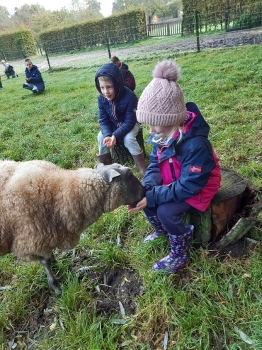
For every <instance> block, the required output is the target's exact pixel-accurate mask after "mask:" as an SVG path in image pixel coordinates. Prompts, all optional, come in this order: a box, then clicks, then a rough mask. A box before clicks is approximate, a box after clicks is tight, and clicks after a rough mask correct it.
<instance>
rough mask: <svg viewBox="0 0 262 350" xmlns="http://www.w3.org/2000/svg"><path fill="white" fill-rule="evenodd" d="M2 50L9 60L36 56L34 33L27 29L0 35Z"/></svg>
mask: <svg viewBox="0 0 262 350" xmlns="http://www.w3.org/2000/svg"><path fill="white" fill-rule="evenodd" d="M0 48H1V50H2V51H3V52H4V53H5V56H6V58H7V59H8V60H10V59H15V58H21V57H27V56H31V55H35V54H36V46H35V41H34V38H33V35H32V32H31V31H30V30H27V29H20V30H19V31H16V32H13V33H10V34H3V35H0Z"/></svg>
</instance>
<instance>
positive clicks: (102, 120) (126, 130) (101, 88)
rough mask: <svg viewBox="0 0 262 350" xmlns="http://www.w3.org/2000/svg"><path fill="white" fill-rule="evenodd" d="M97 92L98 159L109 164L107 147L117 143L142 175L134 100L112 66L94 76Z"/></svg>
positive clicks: (108, 64) (143, 164)
mask: <svg viewBox="0 0 262 350" xmlns="http://www.w3.org/2000/svg"><path fill="white" fill-rule="evenodd" d="M95 84H96V88H97V90H98V92H99V93H100V94H99V96H98V113H99V124H100V132H99V134H98V138H97V139H98V151H99V154H98V160H99V162H100V163H104V164H105V165H108V164H112V157H111V153H110V148H111V147H114V146H115V145H116V143H117V142H118V141H120V140H123V141H124V145H125V147H126V148H127V149H128V150H129V152H130V153H131V155H132V157H133V159H134V162H135V164H136V166H137V168H138V170H139V173H140V174H141V175H142V176H143V175H144V172H145V169H146V164H145V157H144V152H143V150H142V149H141V147H140V146H139V144H138V142H137V139H136V136H137V134H138V132H139V130H140V124H139V123H138V122H137V119H136V112H135V110H136V107H137V97H136V95H135V94H134V92H133V91H131V90H130V89H128V88H127V87H125V86H124V81H123V77H122V73H121V72H120V70H119V69H118V67H117V66H116V65H115V64H113V63H107V64H104V65H103V66H102V67H100V68H99V69H98V71H97V73H96V76H95Z"/></svg>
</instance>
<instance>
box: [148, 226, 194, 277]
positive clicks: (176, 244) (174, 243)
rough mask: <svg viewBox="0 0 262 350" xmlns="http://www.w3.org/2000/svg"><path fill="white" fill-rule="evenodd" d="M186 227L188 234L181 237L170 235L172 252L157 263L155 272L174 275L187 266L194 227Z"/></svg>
mask: <svg viewBox="0 0 262 350" xmlns="http://www.w3.org/2000/svg"><path fill="white" fill-rule="evenodd" d="M186 227H188V232H186V233H184V234H182V235H180V236H173V235H170V234H169V235H168V237H169V241H170V245H171V252H170V253H169V255H167V256H166V257H164V258H163V259H161V260H159V261H157V262H156V263H155V265H154V266H153V270H154V271H160V272H165V273H173V272H177V271H178V270H180V269H183V268H184V267H185V266H186V264H187V262H188V261H189V247H190V244H191V242H192V239H193V232H194V226H193V225H186Z"/></svg>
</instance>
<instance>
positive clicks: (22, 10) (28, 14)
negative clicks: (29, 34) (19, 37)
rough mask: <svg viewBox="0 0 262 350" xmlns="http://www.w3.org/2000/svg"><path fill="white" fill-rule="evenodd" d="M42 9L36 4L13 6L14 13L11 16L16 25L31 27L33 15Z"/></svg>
mask: <svg viewBox="0 0 262 350" xmlns="http://www.w3.org/2000/svg"><path fill="white" fill-rule="evenodd" d="M43 9H44V8H43V7H42V6H40V5H38V4H37V5H27V4H24V5H23V6H21V7H16V8H15V13H14V15H13V16H12V17H11V18H12V20H13V21H15V23H17V24H18V25H20V26H23V27H26V28H31V26H32V17H33V15H34V14H36V13H38V12H39V11H41V10H43Z"/></svg>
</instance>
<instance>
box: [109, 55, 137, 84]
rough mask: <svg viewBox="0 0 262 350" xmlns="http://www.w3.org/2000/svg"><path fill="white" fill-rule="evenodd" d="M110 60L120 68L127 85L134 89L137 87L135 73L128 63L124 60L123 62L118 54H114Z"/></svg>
mask: <svg viewBox="0 0 262 350" xmlns="http://www.w3.org/2000/svg"><path fill="white" fill-rule="evenodd" d="M110 61H111V62H112V63H114V64H115V65H116V66H117V67H118V68H119V69H120V72H121V73H122V75H123V79H124V84H125V86H127V87H128V88H129V89H130V90H132V91H134V90H135V88H136V81H135V77H134V75H133V74H132V73H131V72H130V70H129V69H128V65H127V64H125V63H124V62H121V61H120V59H119V58H118V57H116V56H113V57H112V58H111V59H110Z"/></svg>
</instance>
